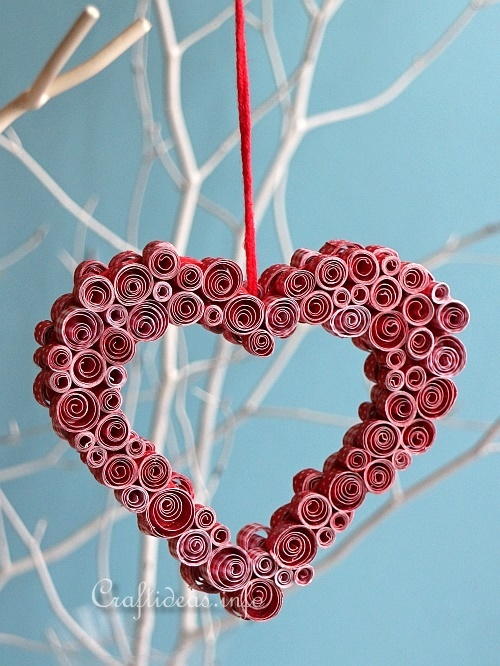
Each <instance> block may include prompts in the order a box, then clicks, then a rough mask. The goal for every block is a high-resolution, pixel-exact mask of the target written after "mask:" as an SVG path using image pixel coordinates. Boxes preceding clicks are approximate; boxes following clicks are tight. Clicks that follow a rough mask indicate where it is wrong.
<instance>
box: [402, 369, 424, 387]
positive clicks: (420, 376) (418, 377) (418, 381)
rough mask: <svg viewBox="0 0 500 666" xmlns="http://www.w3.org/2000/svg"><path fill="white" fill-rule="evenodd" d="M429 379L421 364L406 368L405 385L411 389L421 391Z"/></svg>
mask: <svg viewBox="0 0 500 666" xmlns="http://www.w3.org/2000/svg"><path fill="white" fill-rule="evenodd" d="M426 381H427V373H426V372H425V368H423V367H422V366H421V365H410V366H408V367H407V368H405V385H406V388H407V389H408V390H409V391H412V392H415V391H419V390H420V389H421V388H422V387H423V386H424V384H425V382H426Z"/></svg>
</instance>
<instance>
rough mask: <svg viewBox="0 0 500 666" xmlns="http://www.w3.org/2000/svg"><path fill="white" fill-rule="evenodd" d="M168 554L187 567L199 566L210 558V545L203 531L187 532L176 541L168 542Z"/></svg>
mask: <svg viewBox="0 0 500 666" xmlns="http://www.w3.org/2000/svg"><path fill="white" fill-rule="evenodd" d="M168 547H169V550H170V553H171V554H172V555H173V556H174V557H176V558H177V559H178V560H179V561H180V562H183V563H184V564H187V565H189V566H200V565H202V564H205V562H206V561H207V560H208V558H209V557H210V553H211V552H212V545H211V542H210V537H209V535H208V534H207V533H206V532H205V531H204V530H199V529H195V530H188V531H187V532H184V533H183V534H181V536H180V537H179V538H178V539H175V540H174V541H169V544H168Z"/></svg>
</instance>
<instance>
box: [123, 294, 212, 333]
mask: <svg viewBox="0 0 500 666" xmlns="http://www.w3.org/2000/svg"><path fill="white" fill-rule="evenodd" d="M186 293H187V292H186ZM192 295H193V296H196V294H192ZM198 298H199V297H198ZM173 299H174V296H172V298H171V299H170V300H169V301H168V306H169V310H168V312H169V314H170V316H171V309H170V305H171V303H172V300H173ZM168 319H169V315H168V314H167V309H166V308H165V306H164V305H163V303H157V302H156V301H147V302H146V303H139V305H136V306H135V307H133V308H132V309H131V310H130V314H129V319H128V322H127V330H128V332H129V333H130V334H131V335H132V337H133V338H134V339H135V340H137V341H146V340H158V339H159V338H161V337H162V335H163V334H164V333H165V331H166V330H167V326H168Z"/></svg>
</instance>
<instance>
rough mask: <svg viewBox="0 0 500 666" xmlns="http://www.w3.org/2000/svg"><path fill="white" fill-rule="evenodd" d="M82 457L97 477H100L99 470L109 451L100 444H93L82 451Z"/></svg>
mask: <svg viewBox="0 0 500 666" xmlns="http://www.w3.org/2000/svg"><path fill="white" fill-rule="evenodd" d="M80 458H81V460H82V462H84V463H85V464H86V465H87V467H88V468H89V470H90V471H91V472H92V474H93V475H94V476H95V478H96V479H99V470H100V469H101V468H102V466H103V465H104V463H105V462H106V460H107V459H108V452H107V451H106V449H105V448H104V447H102V446H99V445H97V444H96V445H92V446H90V447H89V448H88V449H86V450H85V451H82V452H81V453H80Z"/></svg>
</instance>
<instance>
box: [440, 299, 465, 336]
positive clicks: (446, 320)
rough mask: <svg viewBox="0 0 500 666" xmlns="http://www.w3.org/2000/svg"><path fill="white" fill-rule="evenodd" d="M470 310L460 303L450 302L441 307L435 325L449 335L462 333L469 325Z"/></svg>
mask: <svg viewBox="0 0 500 666" xmlns="http://www.w3.org/2000/svg"><path fill="white" fill-rule="evenodd" d="M469 317H470V315H469V310H468V309H467V307H466V306H465V305H464V304H463V303H461V302H460V301H448V302H447V303H443V304H442V305H439V306H438V307H437V309H436V315H435V317H434V319H433V324H434V325H435V326H437V327H438V328H439V329H442V330H443V331H446V332H447V333H460V331H463V330H464V328H465V327H466V326H467V324H468V323H469Z"/></svg>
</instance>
